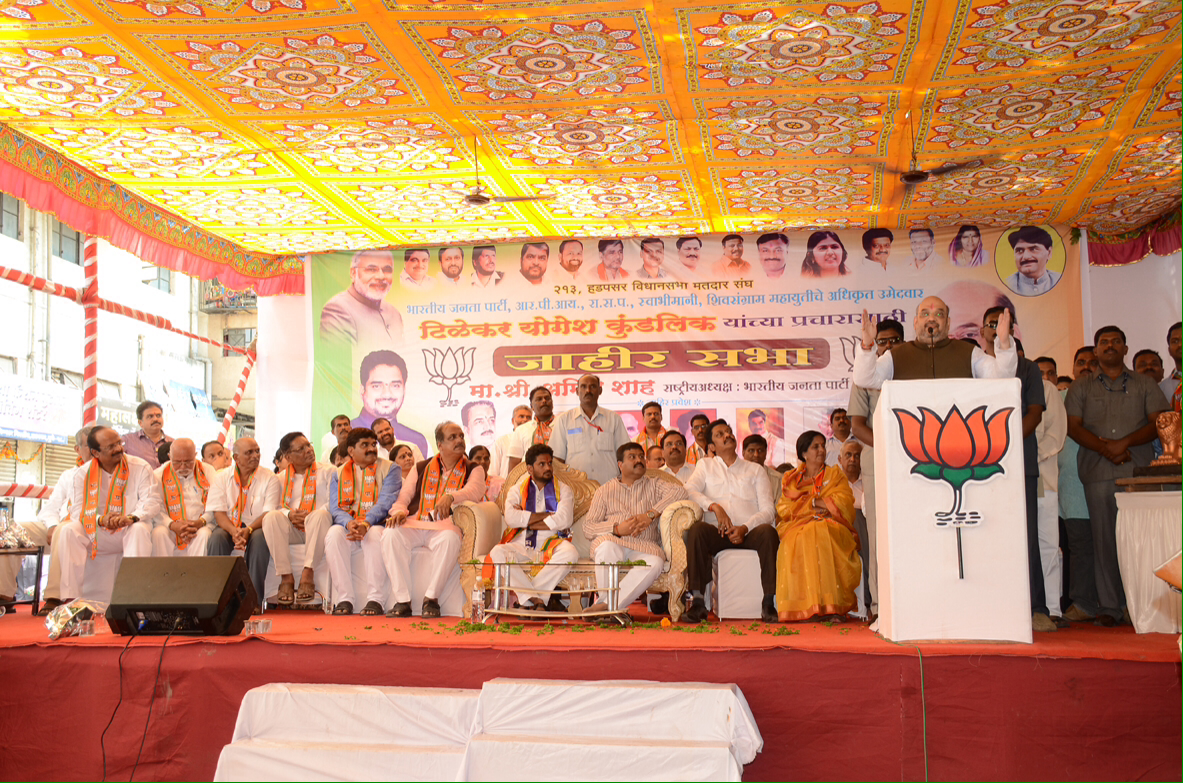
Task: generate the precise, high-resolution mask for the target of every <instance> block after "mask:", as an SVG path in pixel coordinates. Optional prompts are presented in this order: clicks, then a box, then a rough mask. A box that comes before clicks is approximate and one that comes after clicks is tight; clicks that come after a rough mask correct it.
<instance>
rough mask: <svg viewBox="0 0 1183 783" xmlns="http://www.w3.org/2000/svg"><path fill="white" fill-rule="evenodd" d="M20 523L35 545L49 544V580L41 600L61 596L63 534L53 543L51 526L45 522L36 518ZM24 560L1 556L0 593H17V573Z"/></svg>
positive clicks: (55, 538)
mask: <svg viewBox="0 0 1183 783" xmlns="http://www.w3.org/2000/svg"><path fill="white" fill-rule="evenodd" d="M20 524H21V527H23V528H24V529H25V532H26V533H28V534H29V538H31V539H33V545H34V546H46V545H47V544H48V545H49V552H48V554H49V581H47V582H46V583H45V592H44V593H42V595H41V600H43V601H44V600H45V599H46V598H53V599H58V598H61V597H62V593H61V583H62V558H61V557H60V556H59V555H58V552H60V551H61V542H62V539H61V536H58V535H54V537H53V543H50V542H49V528H47V527H46V526H45V523H44V522H41V521H39V520H36V519H35V520H33V521H31V522H21V523H20ZM58 532H61V531H58ZM24 561H25V559H24V558H23V557H15V556H9V557H0V595H8V596H15V595H16V575H17V573H18V572H20V570H21V563H23V562H24Z"/></svg>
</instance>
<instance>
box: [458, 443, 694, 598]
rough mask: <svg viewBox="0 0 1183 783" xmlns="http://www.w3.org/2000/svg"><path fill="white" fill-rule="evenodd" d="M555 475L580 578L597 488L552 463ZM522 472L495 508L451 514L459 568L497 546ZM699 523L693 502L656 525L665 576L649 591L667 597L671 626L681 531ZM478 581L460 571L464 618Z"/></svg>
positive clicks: (473, 572) (680, 586)
mask: <svg viewBox="0 0 1183 783" xmlns="http://www.w3.org/2000/svg"><path fill="white" fill-rule="evenodd" d="M554 471H555V478H556V479H558V480H559V481H561V482H562V483H564V484H566V485H568V486H570V487H571V488H572V489H573V490H574V491H575V510H574V518H575V521H574V524H572V526H571V543H573V544H574V545H575V548H576V549H577V550H578V551H579V563H578V565H576V566H574V567H573V569H572V571H573V572H574V571H575V570H579V571H581V572H582V573H583V574H587V573H589V571H590V569H591V567H592V560H591V550H590V543H589V542H588V540H587V537H586V536H585V535H584V534H583V517H584V515H586V514H587V511H588V509H589V508H590V507H591V499H592V495H594V494H595V491H596V489H597V488H598V487H599V484H597V483H596V482H595V481H593V480H592V479H589V478H588V477H587V475H586V474H585V473H583V471H580V470H575V469H574V468H570V467H568V466H567V465H565V464H563V463H561V462H558V461H556V462H555V466H554ZM525 472H526V465H525V463H519V464H518V465H517V466H516V467H515V468H514V469H513V470H511V471H510V472H509V476H508V477H507V478H506V481H505V484H504V486H503V487H502V488H501V494H500V495H498V496H497V500H496V502H493V501H484V502H481V503H461V504H459V505H457V506H456V507H455V509H453V512H452V521H453V522H454V523H455V524H456V526H457V527H459V528H460V532H461V534H462V538H461V543H460V556H459V562H460V563H468V562H470V561H472V560H484V558H485V555H487V554H489V550H491V549H492V548H493V547H494V546H496V545H497V543H498V542H499V541H500V540H501V536H502V533H503V532H504V530H505V524H504V522H503V521H502V513H503V512H504V510H505V501H506V498H507V497H508V495H509V493H510V492H513V491H516V489H517V487H518V486H519V485H520V484H521V482H522V479H523V478H524V476H525ZM648 475H649V476H651V477H653V478H656V479H658V480H659V481H673V482H677V481H678V480H677V479H676V478H674V477H673V476H671V475H670V474H668V473H666V472H664V471H660V470H650V471H648ZM699 519H702V509H700V508H699V507H698V505H697V504H696V503H694V502H692V501H689V500H682V501H678V502H677V503H673V504H671V505H670V507H669V508H667V509H666V510H665V512H664V513H663V514H662V515H661V519H660V520H659V521H658V525H659V526H660V530H661V545H662V549H664V550H665V555H666V570H665V571H663V573H662V574H661V576H660V577H658V578H657V581H655V582H654V583H653V584H652V585H651V586H650V587H649V592H651V593H661V592H666V591H668V592H669V594H670V616H671V617H672V618H673V619H674V620H675V621H676V620H677V619H678V618H679V617H680V616H681V614H682V594H683V593H684V592H685V590H686V539H685V534H686V530H687V529H688V528H689V527H690V526H691V525H692V524H694V523H695V521H697V520H699ZM478 578H480V568H479V567H466V568H463V569H461V576H460V584H461V587H462V588H463V590H464V614H465V616H468V614H469V611H470V608H471V607H470V602H471V601H472V589H473V587H474V586H475V585H476V580H477V579H478ZM569 579H570V575H568V577H567V578H566V579H564V580H563V581H562V582H560V583H559V585H558V587H557V588H556V590H558V591H560V592H561V591H562V590H563V589H564V588H569V587H571V586H572V585H569V584H568V580H569Z"/></svg>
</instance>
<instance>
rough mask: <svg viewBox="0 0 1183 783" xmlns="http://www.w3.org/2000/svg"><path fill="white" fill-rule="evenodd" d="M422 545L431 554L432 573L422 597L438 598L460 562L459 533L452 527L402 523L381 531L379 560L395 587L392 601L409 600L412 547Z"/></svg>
mask: <svg viewBox="0 0 1183 783" xmlns="http://www.w3.org/2000/svg"><path fill="white" fill-rule="evenodd" d="M415 547H423V548H425V549H427V550H428V556H429V557H430V558H431V564H430V566H429V567H430V571H431V576H430V577H429V578H428V580H427V589H426V590H424V591H423V597H424V598H437V599H438V598H439V596H440V593H441V592H443V589H444V585H445V584H446V583H447V581H448V577H450V576H451V575H452V572H453V571H454V570H456V569H458V568H459V567H460V566H459V565H458V564H457V563H456V558H457V557H459V555H460V534H459V533H457V532H456V531H455V530H419V529H417V528H408V527H406V526H405V525H400V526H399V527H388V528H386V532H385V533H383V535H382V562H383V563H385V564H386V573H387V574H388V575H389V576H390V583H391V584H392V585H393V587H394V602H395V603H396V604H398V603H407V602H409V601H410V600H411V550H413V549H415Z"/></svg>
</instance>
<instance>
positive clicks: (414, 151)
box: [0, 0, 1181, 254]
mask: <svg viewBox="0 0 1183 783" xmlns="http://www.w3.org/2000/svg"><path fill="white" fill-rule="evenodd" d="M0 20H3V21H0V122H3V123H5V124H6V125H7V126H9V128H10V129H11V130H12V131H15V132H16V134H18V135H19V136H20V137H22V138H26V139H32V140H35V141H36V142H39V143H40V144H42V145H45V146H46V147H49V148H50V149H52V150H54V151H56V152H58V153H60V154H61V155H63V156H65V157H66V158H67V159H69V160H70V161H73V162H74V163H77V164H78V165H79V166H81V167H82V168H83V169H86V170H88V171H89V172H92V173H93V174H94V175H97V176H98V177H101V178H105V179H107V180H110V181H111V182H113V183H114V184H115V185H117V186H119V187H120V188H122V189H123V190H124V191H126V192H127V193H130V194H132V195H133V196H136V197H139V199H142V200H143V202H146V204H147V205H150V206H152V207H155V208H158V209H162V210H166V211H168V212H171V213H174V214H175V215H178V216H180V217H181V218H184V219H185V220H187V221H190V222H192V223H193V224H195V225H196V226H197V227H199V228H200V229H204V230H205V231H207V232H209V234H212V235H213V236H214V237H217V238H222V239H226V240H230V241H231V242H232V243H233V244H234V245H235V246H236V247H237V248H238V249H239V250H240V251H241V252H247V253H250V252H261V253H276V254H291V253H304V252H312V251H320V250H328V249H352V248H362V247H372V246H385V245H407V244H419V243H442V242H456V241H475V240H505V239H511V238H518V237H529V236H548V237H555V236H611V235H630V234H631V235H636V234H650V233H652V234H658V235H670V234H681V233H688V232H721V231H737V232H746V231H761V230H764V229H766V228H776V227H787V228H793V227H805V226H815V225H816V226H832V227H844V228H863V227H874V226H887V227H891V228H896V227H904V228H906V227H909V226H912V225H921V224H923V225H929V226H946V225H956V224H961V223H973V224H982V225H998V226H1001V225H1016V224H1022V223H1031V224H1045V223H1052V222H1056V223H1067V224H1073V225H1077V226H1083V227H1086V228H1089V229H1092V230H1093V231H1095V232H1098V233H1102V234H1116V233H1121V232H1126V231H1130V230H1132V229H1134V228H1137V227H1139V226H1141V225H1143V224H1145V223H1147V222H1148V221H1150V220H1152V219H1154V218H1156V217H1157V216H1159V215H1161V214H1163V213H1164V212H1167V211H1168V210H1170V209H1172V208H1174V207H1177V205H1178V203H1179V194H1180V150H1181V146H1180V76H1179V71H1180V67H1179V66H1180V8H1179V5H1178V3H1176V2H1170V1H1169V0H1124V1H1122V2H1118V1H1116V0H959V1H958V2H954V1H953V0H950V2H929V3H925V2H923V1H922V0H915V2H911V3H909V2H906V1H904V0H879V1H878V2H824V3H803V4H792V5H783V4H769V3H747V2H739V3H717V2H715V3H711V2H693V0H648V1H640V0H611V1H609V0H600V2H574V1H573V0H550V1H549V2H547V1H545V0H543V1H542V2H522V1H520V0H483V1H478V0H182V1H181V2H175V1H174V0H0ZM913 132H914V134H915V138H916V143H915V146H916V151H917V157H918V163H919V166H920V167H921V168H924V169H932V168H936V167H938V166H940V165H941V164H943V163H949V162H958V163H962V162H970V165H969V166H967V167H965V168H962V169H960V170H958V171H957V172H956V173H954V174H951V175H949V176H945V177H941V178H939V179H934V180H931V181H929V182H927V183H924V184H922V185H918V186H915V187H911V188H907V187H905V186H903V185H902V184H901V183H900V181H899V178H898V173H899V172H901V171H906V170H907V169H908V168H909V164H910V160H911V155H912V148H913V143H912V138H911V136H912V133H913ZM474 144H475V147H476V150H477V155H478V156H479V160H480V171H481V183H482V185H483V186H484V187H485V188H486V189H487V191H488V192H489V193H491V194H492V195H510V196H533V195H547V196H549V198H547V199H545V200H539V201H529V202H516V203H492V204H489V205H487V206H484V207H469V206H466V205H465V204H464V203H463V201H462V194H463V193H464V192H466V191H468V190H470V189H471V188H472V187H473V185H474V161H473V150H474Z"/></svg>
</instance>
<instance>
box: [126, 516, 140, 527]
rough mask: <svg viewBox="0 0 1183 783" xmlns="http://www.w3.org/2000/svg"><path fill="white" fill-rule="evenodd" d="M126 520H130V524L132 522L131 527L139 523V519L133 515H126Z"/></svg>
mask: <svg viewBox="0 0 1183 783" xmlns="http://www.w3.org/2000/svg"><path fill="white" fill-rule="evenodd" d="M127 518H128V519H130V520H131V522H132V524H133V525H134V524H135V523H136V522H139V521H140V518H139V517H137V516H136V515H135V514H128V515H127Z"/></svg>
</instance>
